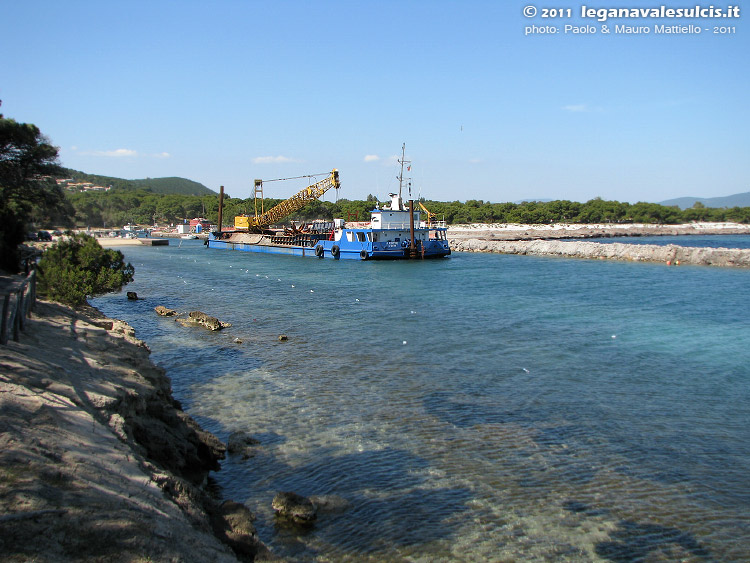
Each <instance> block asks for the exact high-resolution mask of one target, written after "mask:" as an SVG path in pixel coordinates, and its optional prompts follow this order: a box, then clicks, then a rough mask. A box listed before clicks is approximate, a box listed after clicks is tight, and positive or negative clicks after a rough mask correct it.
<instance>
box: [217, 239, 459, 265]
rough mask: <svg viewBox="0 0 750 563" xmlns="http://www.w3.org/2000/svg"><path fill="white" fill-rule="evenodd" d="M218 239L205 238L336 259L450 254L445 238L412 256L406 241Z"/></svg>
mask: <svg viewBox="0 0 750 563" xmlns="http://www.w3.org/2000/svg"><path fill="white" fill-rule="evenodd" d="M232 238H233V237H229V238H227V239H218V238H216V237H212V238H210V239H208V241H207V242H206V244H207V246H208V247H209V248H214V249H218V250H239V251H243V252H260V253H267V254H286V255H288V256H303V257H309V258H329V259H336V260H406V259H409V258H416V259H420V258H442V257H444V256H448V255H450V253H451V251H450V246H449V245H448V241H447V240H429V241H424V244H422V241H419V243H418V245H417V249H416V251H415V253H414V255H413V256H411V255H410V253H409V244H408V243H407V242H397V243H373V242H369V241H366V242H351V243H350V242H348V241H343V242H342V241H332V240H318V241H317V242H316V244H314V245H313V246H309V245H308V246H302V245H288V244H278V243H272V242H270V240H269V239H268V237H262V238H261V239H260V240H259V241H258V242H243V241H241V240H237V239H235V240H232Z"/></svg>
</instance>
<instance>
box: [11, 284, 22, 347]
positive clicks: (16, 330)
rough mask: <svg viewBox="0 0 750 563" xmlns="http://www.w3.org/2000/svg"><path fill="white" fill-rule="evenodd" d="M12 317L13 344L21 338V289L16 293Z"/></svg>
mask: <svg viewBox="0 0 750 563" xmlns="http://www.w3.org/2000/svg"><path fill="white" fill-rule="evenodd" d="M15 309H16V311H15V313H14V315H13V342H18V340H19V339H20V337H21V328H23V327H22V322H23V287H22V288H21V289H19V290H18V291H16V305H15Z"/></svg>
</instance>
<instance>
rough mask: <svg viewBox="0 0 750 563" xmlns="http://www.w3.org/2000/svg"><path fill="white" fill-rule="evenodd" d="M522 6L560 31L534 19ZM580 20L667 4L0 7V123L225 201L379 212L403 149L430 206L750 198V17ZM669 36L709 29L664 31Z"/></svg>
mask: <svg viewBox="0 0 750 563" xmlns="http://www.w3.org/2000/svg"><path fill="white" fill-rule="evenodd" d="M659 1H660V2H661V0H659ZM700 1H701V0H698V2H694V1H693V0H691V1H690V2H687V3H683V4H669V3H667V4H665V5H666V6H668V7H682V6H688V5H689V6H695V4H697V3H699V2H700ZM528 5H533V6H535V7H537V8H538V9H539V11H541V8H542V7H551V6H553V5H554V6H557V7H560V8H565V9H568V8H570V9H571V11H572V17H570V18H567V17H564V18H557V19H549V18H547V19H543V18H541V17H540V15H539V13H540V12H538V13H537V15H536V16H535V17H531V18H527V17H525V16H524V14H523V8H524V7H525V6H528ZM581 5H586V6H590V7H594V8H598V7H605V6H606V7H653V6H657V7H658V6H661V5H662V4H660V3H659V2H648V1H643V0H634V1H633V2H629V3H626V2H621V1H619V0H613V1H611V2H602V1H601V0H590V1H588V2H586V1H582V2H574V1H571V0H562V1H556V2H544V3H541V2H536V0H528V1H522V2H519V1H515V0H510V1H500V0H493V1H477V0H464V1H454V2H446V1H442V0H433V1H427V0H425V1H409V0H401V1H398V2H396V1H377V2H376V1H374V0H372V1H366V2H364V1H363V2H356V1H331V0H327V1H318V2H316V1H307V2H303V1H270V0H269V1H226V0H219V1H206V0H202V1H199V2H198V1H176V0H175V1H171V2H165V1H160V0H151V1H147V2H145V1H130V2H108V1H101V0H98V1H81V0H78V1H76V0H71V1H69V2H60V1H57V0H55V1H49V2H46V1H37V0H26V1H24V2H18V1H15V0H0V99H2V107H1V108H0V112H2V113H3V114H4V115H5V117H12V118H14V119H16V120H17V121H23V122H31V123H35V124H36V125H38V126H39V127H40V129H41V130H42V131H43V132H44V133H45V134H46V135H48V136H49V138H50V139H51V140H52V142H53V143H54V144H55V145H57V146H59V147H60V155H61V160H62V163H63V165H65V166H67V167H69V168H74V169H77V170H83V171H86V172H90V173H97V174H104V175H110V176H118V177H123V178H145V177H162V176H182V177H185V178H190V179H192V180H196V181H198V182H201V183H203V184H205V185H206V186H208V187H209V188H211V189H213V190H216V191H218V189H219V186H220V185H224V186H225V189H226V190H227V192H228V193H229V194H231V195H232V196H233V197H249V196H250V195H251V194H252V180H253V179H254V178H263V179H271V178H279V177H287V176H295V175H300V174H309V173H320V172H325V171H329V170H330V169H331V168H338V169H339V171H340V174H341V181H342V186H343V188H342V191H341V194H340V197H346V198H349V199H363V198H364V197H366V196H367V194H369V193H372V194H375V195H377V196H379V197H380V198H381V200H382V199H385V198H386V197H387V193H388V192H389V191H392V190H394V189H397V181H396V174H397V172H398V170H397V166H396V163H395V161H394V157H395V156H396V155H399V154H400V150H401V144H402V143H404V142H405V143H406V152H407V158H408V159H410V160H411V161H412V171H411V177H412V178H413V186H414V192H415V194H414V195H419V194H421V195H422V196H424V197H426V198H428V199H438V200H461V201H465V200H467V199H483V200H489V201H493V202H501V201H516V200H521V199H571V200H576V201H587V200H588V199H591V198H594V197H602V198H604V199H616V200H620V201H630V202H636V201H654V202H656V201H662V200H664V199H668V198H672V197H679V196H700V197H714V196H723V195H730V194H734V193H739V192H747V191H750V110H749V108H750V40H749V39H748V38H749V35H748V34H750V2H746V1H744V0H743V1H739V2H736V1H735V2H733V3H732V5H734V6H739V9H740V17H738V18H734V19H709V18H699V19H682V20H675V19H673V20H661V19H655V18H639V19H632V18H631V19H628V20H624V19H617V20H614V19H611V20H609V21H607V22H599V21H597V20H596V19H595V18H586V19H583V20H582V19H581V18H580V17H579V15H580V10H581ZM704 5H705V6H706V7H708V6H711V5H713V6H716V7H726V6H727V4H722V3H721V2H706V3H705V4H704ZM745 9H746V10H747V12H746V13H744V12H743V10H745ZM663 23H665V24H667V25H669V26H672V25H681V26H688V25H696V26H698V27H700V28H702V29H703V32H702V33H700V34H699V35H696V34H678V35H674V34H672V35H666V34H656V33H655V32H654V29H653V28H654V26H655V25H657V24H663ZM565 24H571V25H593V26H594V28H595V29H596V30H597V33H596V34H572V33H567V34H566V33H565V32H564V26H565ZM603 24H604V25H608V26H609V28H610V31H611V33H610V34H609V35H605V34H603V33H602V29H601V26H602V25H603ZM623 24H625V25H631V26H647V27H649V28H651V33H650V34H649V35H632V34H622V33H619V34H617V33H615V32H614V31H615V30H614V27H615V25H623ZM530 25H536V26H538V27H539V26H545V25H554V26H556V27H558V28H559V30H560V32H559V33H558V34H556V35H549V34H531V35H525V32H526V27H527V26H530ZM714 26H732V27H734V33H729V34H722V35H717V34H713V28H714ZM302 185H304V184H302ZM302 185H300V184H299V182H297V183H296V184H295V183H294V182H292V183H290V182H277V183H273V184H268V185H267V186H266V195H267V196H271V197H283V196H287V195H291V193H293V192H294V191H296V190H297V189H299V188H300V187H302ZM326 199H330V198H328V197H326Z"/></svg>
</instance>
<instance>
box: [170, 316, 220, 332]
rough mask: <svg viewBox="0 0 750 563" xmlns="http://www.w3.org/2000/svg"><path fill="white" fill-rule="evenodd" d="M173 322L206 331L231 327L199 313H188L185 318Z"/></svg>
mask: <svg viewBox="0 0 750 563" xmlns="http://www.w3.org/2000/svg"><path fill="white" fill-rule="evenodd" d="M175 320H176V321H177V322H178V323H180V324H182V325H183V326H202V327H204V328H207V329H208V330H221V329H223V328H228V327H230V326H232V325H231V323H226V322H223V321H220V320H219V319H217V318H216V317H212V316H211V315H207V314H206V313H202V312H201V311H190V312H189V313H188V316H187V318H177V319H175Z"/></svg>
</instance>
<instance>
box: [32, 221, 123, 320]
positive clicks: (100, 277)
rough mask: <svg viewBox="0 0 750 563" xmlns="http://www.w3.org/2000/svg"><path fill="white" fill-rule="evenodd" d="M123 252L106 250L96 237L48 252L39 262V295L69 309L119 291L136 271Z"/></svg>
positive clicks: (74, 237)
mask: <svg viewBox="0 0 750 563" xmlns="http://www.w3.org/2000/svg"><path fill="white" fill-rule="evenodd" d="M124 260H125V257H124V256H123V254H122V252H120V251H119V250H111V249H105V248H102V247H101V246H100V245H99V243H98V242H97V241H96V239H95V238H94V237H91V236H88V235H83V234H78V235H72V236H71V237H69V238H67V239H65V240H61V241H59V242H57V243H56V244H54V245H52V246H51V247H50V248H48V249H47V250H46V251H45V252H44V254H43V255H42V259H41V260H40V261H39V293H40V295H43V296H45V297H47V298H48V299H51V300H53V301H59V302H61V303H65V304H67V305H73V306H75V305H82V304H83V303H85V302H86V298H87V297H93V296H95V295H102V294H104V293H109V292H110V291H119V290H120V289H122V286H124V285H125V284H127V283H129V282H131V281H133V273H134V272H135V269H134V268H133V266H132V265H131V264H129V263H128V264H125V261H124Z"/></svg>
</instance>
